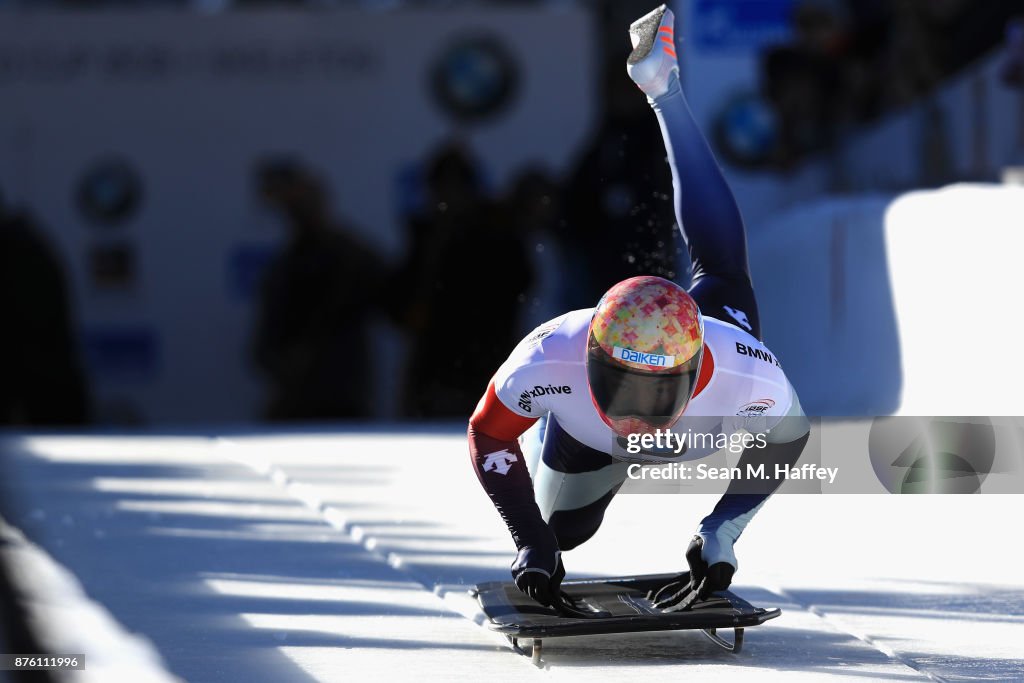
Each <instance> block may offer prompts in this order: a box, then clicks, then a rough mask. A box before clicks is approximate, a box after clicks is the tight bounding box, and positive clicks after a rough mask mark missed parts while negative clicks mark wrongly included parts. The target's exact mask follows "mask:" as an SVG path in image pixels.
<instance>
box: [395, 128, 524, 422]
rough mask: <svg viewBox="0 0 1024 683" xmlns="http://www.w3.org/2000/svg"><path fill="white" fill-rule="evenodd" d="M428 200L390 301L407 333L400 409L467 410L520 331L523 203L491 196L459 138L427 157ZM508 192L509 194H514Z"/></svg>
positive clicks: (429, 412) (409, 412)
mask: <svg viewBox="0 0 1024 683" xmlns="http://www.w3.org/2000/svg"><path fill="white" fill-rule="evenodd" d="M426 185H427V202H426V207H425V208H424V209H423V211H422V212H420V213H419V214H418V215H415V216H413V217H411V218H410V220H409V231H410V235H409V241H408V244H409V252H408V253H409V256H408V257H407V259H406V261H405V263H404V264H403V266H402V268H401V271H400V272H401V275H400V276H399V277H398V278H397V279H396V281H395V290H396V291H395V295H394V296H393V300H394V301H403V302H406V303H405V305H404V306H403V307H402V308H401V309H400V310H399V311H397V314H398V316H399V318H400V320H401V322H402V325H403V327H404V328H405V329H406V330H407V332H408V335H409V342H410V357H409V365H408V369H407V374H406V381H405V389H404V397H403V413H404V414H405V415H406V416H407V417H417V418H425V417H459V418H466V417H468V416H469V414H470V413H471V412H472V411H473V407H474V405H475V403H476V400H477V398H479V396H480V393H481V392H482V391H483V388H484V387H485V386H486V385H487V382H488V380H489V379H490V376H491V374H492V373H493V372H494V368H495V367H497V366H498V365H499V364H500V363H501V362H502V360H504V358H505V357H506V356H507V355H508V352H509V350H510V349H511V348H512V347H513V346H514V345H515V343H516V342H517V341H518V337H519V333H520V332H521V330H520V328H519V318H520V312H521V307H522V303H523V302H524V301H525V292H526V291H527V290H528V289H529V287H530V284H531V282H532V281H533V272H532V267H531V265H530V260H529V256H528V253H527V248H528V245H527V241H526V235H524V234H523V233H522V232H521V222H520V221H517V220H516V215H517V212H518V211H519V210H522V209H523V208H524V207H510V206H508V205H506V206H498V205H496V204H495V203H494V202H492V201H491V200H489V199H488V198H487V197H486V196H485V195H484V194H483V192H482V191H481V187H480V176H479V172H478V170H477V168H476V166H475V165H474V163H473V162H472V161H471V160H470V158H469V156H468V154H467V153H466V151H465V150H463V149H462V148H461V147H460V146H459V145H457V144H449V145H446V146H445V147H443V148H442V149H440V150H439V151H438V152H437V153H436V154H435V156H434V157H433V159H432V160H431V161H430V163H429V170H428V173H427V178H426ZM513 201H514V200H513Z"/></svg>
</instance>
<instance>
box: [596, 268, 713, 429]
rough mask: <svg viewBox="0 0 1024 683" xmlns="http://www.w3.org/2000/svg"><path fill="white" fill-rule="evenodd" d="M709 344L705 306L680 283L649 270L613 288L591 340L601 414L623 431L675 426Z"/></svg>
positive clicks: (600, 307)
mask: <svg viewBox="0 0 1024 683" xmlns="http://www.w3.org/2000/svg"><path fill="white" fill-rule="evenodd" d="M703 349H704V320H703V318H702V317H701V314H700V309H699V308H698V307H697V302H695V301H694V300H693V298H692V297H691V296H690V295H689V294H687V293H686V290H684V289H683V288H682V287H680V286H679V285H677V284H675V283H674V282H670V281H668V280H665V279H663V278H660V277H654V276H649V275H645V276H640V277H633V278H630V279H628V280H623V281H622V282H620V283H618V284H617V285H615V286H614V287H612V288H611V289H609V290H608V292H607V293H605V295H604V296H603V297H601V301H600V302H598V304H597V308H596V309H594V317H593V318H592V319H591V321H590V332H589V335H588V341H587V361H586V363H587V379H588V380H589V384H590V397H591V399H593V401H594V406H595V407H596V408H597V412H598V414H599V415H600V416H601V419H602V420H604V422H605V423H606V424H607V425H608V426H609V427H611V428H612V430H613V431H614V432H615V433H616V434H618V435H619V436H627V435H628V434H630V433H634V432H651V431H653V430H655V429H657V428H667V427H671V426H672V425H673V424H675V422H676V421H677V420H678V419H679V417H680V416H681V415H682V414H683V410H685V409H686V404H687V403H688V402H689V400H690V397H691V396H692V395H693V391H694V388H695V386H696V383H697V376H698V373H699V371H700V361H701V358H702V356H703Z"/></svg>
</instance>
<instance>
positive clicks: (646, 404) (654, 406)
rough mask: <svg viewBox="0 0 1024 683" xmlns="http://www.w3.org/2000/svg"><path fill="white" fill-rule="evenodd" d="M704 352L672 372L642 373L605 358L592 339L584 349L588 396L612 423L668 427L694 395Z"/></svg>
mask: <svg viewBox="0 0 1024 683" xmlns="http://www.w3.org/2000/svg"><path fill="white" fill-rule="evenodd" d="M702 355H703V350H702V351H701V352H699V353H697V354H696V355H695V356H694V357H693V358H690V359H689V360H688V361H686V362H685V363H683V364H682V365H680V366H678V367H675V368H672V369H671V370H659V371H653V370H643V369H640V368H634V367H629V366H626V365H624V364H622V363H619V362H617V361H615V360H614V359H612V358H610V357H609V356H608V353H607V352H606V351H605V350H604V349H602V348H601V345H600V344H598V343H597V341H596V340H595V339H594V338H593V336H591V338H590V343H589V344H588V347H587V378H588V380H589V382H590V392H591V395H592V396H593V399H594V404H595V405H596V406H597V408H598V410H600V411H601V412H602V413H603V414H604V416H605V417H606V418H608V419H611V420H622V419H626V418H639V419H642V420H643V421H644V422H645V423H647V424H649V425H651V426H652V427H671V426H672V425H673V424H674V423H675V422H676V420H677V419H678V418H679V415H680V413H681V412H682V410H683V408H685V407H686V404H687V402H688V401H689V400H690V397H691V396H692V395H693V390H694V388H695V386H696V383H697V374H698V372H699V370H700V360H701V356H702Z"/></svg>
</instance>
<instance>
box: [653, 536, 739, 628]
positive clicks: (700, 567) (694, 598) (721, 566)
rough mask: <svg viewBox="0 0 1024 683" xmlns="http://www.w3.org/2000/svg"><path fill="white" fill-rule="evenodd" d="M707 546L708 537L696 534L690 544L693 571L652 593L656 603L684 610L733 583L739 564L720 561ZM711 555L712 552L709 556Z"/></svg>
mask: <svg viewBox="0 0 1024 683" xmlns="http://www.w3.org/2000/svg"><path fill="white" fill-rule="evenodd" d="M706 550H711V549H710V548H707V549H706V548H705V546H704V538H703V537H701V536H694V537H693V540H692V541H690V545H689V546H688V547H687V548H686V562H687V564H689V565H690V571H689V572H688V573H685V574H680V575H679V576H677V577H676V579H675V580H674V581H672V582H671V583H669V584H667V585H665V586H662V587H661V588H660V589H658V591H657V592H655V593H654V594H653V595H650V596H648V597H649V598H650V599H651V601H652V602H653V603H654V606H655V607H657V608H658V609H661V610H664V611H665V612H682V611H683V610H688V609H690V608H691V607H693V605H694V604H695V603H697V602H700V601H701V600H705V599H706V598H707V597H708V596H709V595H711V594H712V593H714V592H715V591H723V590H725V589H726V588H728V587H729V585H730V584H731V583H732V575H733V573H734V572H735V571H736V567H735V566H733V565H732V564H730V563H728V562H723V561H717V560H718V558H717V557H714V556H713V555H715V554H716V553H714V552H713V551H712V552H710V553H709V552H706ZM730 554H731V549H730ZM709 555H712V556H711V557H710V558H709ZM709 559H710V560H711V564H710V565H709V564H708V560H709Z"/></svg>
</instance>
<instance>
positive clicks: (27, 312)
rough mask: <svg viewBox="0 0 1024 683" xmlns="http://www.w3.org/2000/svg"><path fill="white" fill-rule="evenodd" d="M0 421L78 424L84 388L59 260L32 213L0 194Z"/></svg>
mask: <svg viewBox="0 0 1024 683" xmlns="http://www.w3.org/2000/svg"><path fill="white" fill-rule="evenodd" d="M0 327H2V328H3V334H0V423H2V424H15V425H32V426H37V425H48V426H49V425H82V424H85V423H87V422H88V421H89V418H90V401H89V392H88V389H87V387H86V380H85V375H84V373H83V372H82V368H81V365H80V363H79V358H78V349H77V343H76V339H75V333H74V323H73V321H72V314H71V303H70V300H69V296H68V288H67V282H66V279H65V276H64V267H63V264H61V262H60V259H59V258H58V256H57V254H56V252H55V250H54V249H53V248H52V247H51V246H50V244H49V243H48V242H47V241H46V239H45V238H44V237H43V235H42V232H41V230H40V229H39V227H38V226H37V225H36V223H35V220H34V218H33V217H32V216H31V215H29V214H28V213H26V212H23V211H13V210H12V211H8V210H7V209H5V207H4V205H3V200H2V198H0Z"/></svg>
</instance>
